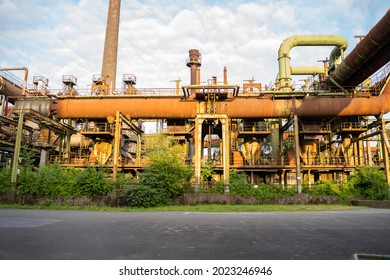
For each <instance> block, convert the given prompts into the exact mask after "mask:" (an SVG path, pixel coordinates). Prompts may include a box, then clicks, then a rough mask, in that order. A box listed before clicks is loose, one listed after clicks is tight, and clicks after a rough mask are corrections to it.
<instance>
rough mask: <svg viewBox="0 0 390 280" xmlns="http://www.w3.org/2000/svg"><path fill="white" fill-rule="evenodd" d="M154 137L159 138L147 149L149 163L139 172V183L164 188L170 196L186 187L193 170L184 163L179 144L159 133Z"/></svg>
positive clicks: (153, 187)
mask: <svg viewBox="0 0 390 280" xmlns="http://www.w3.org/2000/svg"><path fill="white" fill-rule="evenodd" d="M156 137H157V138H161V139H160V140H159V141H155V145H153V146H151V147H150V148H149V150H148V151H147V156H148V157H149V165H148V166H147V167H146V168H145V169H144V171H143V172H142V173H141V174H140V176H139V184H140V185H141V186H144V187H149V188H152V189H161V190H164V191H166V192H167V193H168V194H169V196H170V197H171V198H172V197H173V196H175V195H178V194H180V193H183V190H184V189H186V188H188V186H189V185H190V180H191V177H192V175H193V170H192V167H190V166H189V165H186V164H185V163H184V158H183V154H182V147H181V146H180V145H178V144H177V143H175V142H174V141H170V140H169V139H167V138H164V137H162V136H160V135H157V136H156ZM168 140H169V141H168Z"/></svg>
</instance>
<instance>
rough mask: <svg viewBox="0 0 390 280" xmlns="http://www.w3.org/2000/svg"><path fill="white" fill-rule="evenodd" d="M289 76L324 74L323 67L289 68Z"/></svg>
mask: <svg viewBox="0 0 390 280" xmlns="http://www.w3.org/2000/svg"><path fill="white" fill-rule="evenodd" d="M290 73H291V75H315V74H325V69H324V67H323V66H291V67H290Z"/></svg>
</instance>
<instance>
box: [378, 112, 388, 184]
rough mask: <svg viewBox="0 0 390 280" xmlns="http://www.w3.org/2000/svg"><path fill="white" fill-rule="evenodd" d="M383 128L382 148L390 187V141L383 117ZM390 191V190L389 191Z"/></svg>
mask: <svg viewBox="0 0 390 280" xmlns="http://www.w3.org/2000/svg"><path fill="white" fill-rule="evenodd" d="M381 121H382V126H381V134H380V136H381V146H382V153H383V164H384V169H385V174H386V179H387V184H388V185H389V186H390V169H389V167H390V166H389V165H390V164H389V163H390V162H389V149H390V147H388V144H389V143H388V141H387V135H386V122H385V119H384V118H383V117H382V119H381ZM389 191H390V189H389Z"/></svg>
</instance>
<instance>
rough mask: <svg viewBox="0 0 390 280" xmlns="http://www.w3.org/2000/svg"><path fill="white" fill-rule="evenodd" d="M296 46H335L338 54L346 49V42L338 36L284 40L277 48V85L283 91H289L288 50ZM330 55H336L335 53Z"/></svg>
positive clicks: (300, 37)
mask: <svg viewBox="0 0 390 280" xmlns="http://www.w3.org/2000/svg"><path fill="white" fill-rule="evenodd" d="M296 46H335V47H336V48H338V49H340V54H341V53H342V52H344V50H345V49H346V48H347V47H348V40H347V39H345V38H344V37H342V36H339V35H301V36H292V37H289V38H287V39H285V40H284V41H283V42H282V44H281V45H280V47H279V51H278V60H279V83H280V88H281V89H282V90H284V91H289V90H291V86H292V85H291V73H290V50H291V49H292V48H294V47H296ZM332 54H334V55H338V52H337V51H332Z"/></svg>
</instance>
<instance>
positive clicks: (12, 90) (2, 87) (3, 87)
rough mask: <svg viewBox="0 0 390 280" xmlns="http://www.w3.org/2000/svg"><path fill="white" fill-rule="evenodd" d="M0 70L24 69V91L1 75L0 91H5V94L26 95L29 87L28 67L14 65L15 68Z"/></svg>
mask: <svg viewBox="0 0 390 280" xmlns="http://www.w3.org/2000/svg"><path fill="white" fill-rule="evenodd" d="M0 70H4V71H24V79H23V87H22V92H20V89H19V88H18V87H17V86H15V85H13V84H12V83H10V82H9V81H7V80H6V79H4V77H1V76H0V78H1V79H0V93H3V94H4V95H5V96H16V95H21V94H22V95H25V94H26V88H27V80H28V69H27V67H13V68H9V67H8V68H0Z"/></svg>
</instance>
